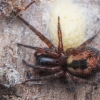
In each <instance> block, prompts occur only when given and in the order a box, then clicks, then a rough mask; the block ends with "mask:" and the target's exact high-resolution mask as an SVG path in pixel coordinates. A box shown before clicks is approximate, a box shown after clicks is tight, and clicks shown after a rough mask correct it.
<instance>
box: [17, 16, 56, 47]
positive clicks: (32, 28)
mask: <svg viewBox="0 0 100 100" xmlns="http://www.w3.org/2000/svg"><path fill="white" fill-rule="evenodd" d="M17 18H18V19H20V20H21V21H22V22H23V23H24V24H26V25H27V26H28V27H29V28H30V30H32V31H33V32H34V33H35V34H36V35H37V36H38V37H39V38H40V39H41V40H42V41H43V42H44V43H46V45H47V46H48V47H49V48H54V46H53V44H52V43H51V42H50V40H48V39H47V38H46V37H45V36H44V35H42V34H41V33H40V32H39V31H37V30H36V29H35V28H34V27H33V26H32V25H30V24H29V23H28V22H26V21H25V20H24V19H23V18H21V17H20V16H17Z"/></svg>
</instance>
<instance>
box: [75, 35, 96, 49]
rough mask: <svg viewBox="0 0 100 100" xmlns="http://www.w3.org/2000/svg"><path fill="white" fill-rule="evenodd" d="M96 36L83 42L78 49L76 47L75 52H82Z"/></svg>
mask: <svg viewBox="0 0 100 100" xmlns="http://www.w3.org/2000/svg"><path fill="white" fill-rule="evenodd" d="M96 36H97V34H96V35H94V36H92V37H91V38H89V39H88V40H87V41H85V42H84V43H83V44H81V45H80V46H79V47H77V48H76V49H75V50H82V49H83V48H84V47H85V46H86V45H87V44H89V43H90V42H91V41H92V40H93V39H94V38H95V37H96Z"/></svg>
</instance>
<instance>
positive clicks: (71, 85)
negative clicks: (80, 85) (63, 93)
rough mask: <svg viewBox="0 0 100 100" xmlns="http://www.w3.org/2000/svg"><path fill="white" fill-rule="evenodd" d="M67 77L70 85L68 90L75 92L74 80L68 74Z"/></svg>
mask: <svg viewBox="0 0 100 100" xmlns="http://www.w3.org/2000/svg"><path fill="white" fill-rule="evenodd" d="M65 76H66V79H67V81H68V85H69V87H67V89H68V90H70V91H71V92H75V89H76V88H75V87H76V86H75V83H74V81H73V79H72V75H71V74H70V73H68V72H66V73H65Z"/></svg>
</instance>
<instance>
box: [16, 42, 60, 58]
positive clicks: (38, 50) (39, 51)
mask: <svg viewBox="0 0 100 100" xmlns="http://www.w3.org/2000/svg"><path fill="white" fill-rule="evenodd" d="M17 45H18V46H24V47H26V48H31V49H35V50H36V52H35V54H34V55H35V56H37V55H39V54H46V55H48V56H52V57H54V58H59V57H60V54H58V53H56V52H54V50H52V49H50V50H49V49H48V50H47V49H45V48H39V47H33V46H29V45H24V44H21V43H17Z"/></svg>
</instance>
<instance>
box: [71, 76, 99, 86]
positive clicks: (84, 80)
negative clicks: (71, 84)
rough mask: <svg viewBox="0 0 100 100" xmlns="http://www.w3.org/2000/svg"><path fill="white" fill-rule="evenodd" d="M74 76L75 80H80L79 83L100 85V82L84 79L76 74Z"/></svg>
mask: <svg viewBox="0 0 100 100" xmlns="http://www.w3.org/2000/svg"><path fill="white" fill-rule="evenodd" d="M72 78H73V80H74V81H75V82H78V83H87V84H90V85H93V86H97V85H98V82H92V81H89V80H86V79H82V78H79V77H76V76H73V77H72Z"/></svg>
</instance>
